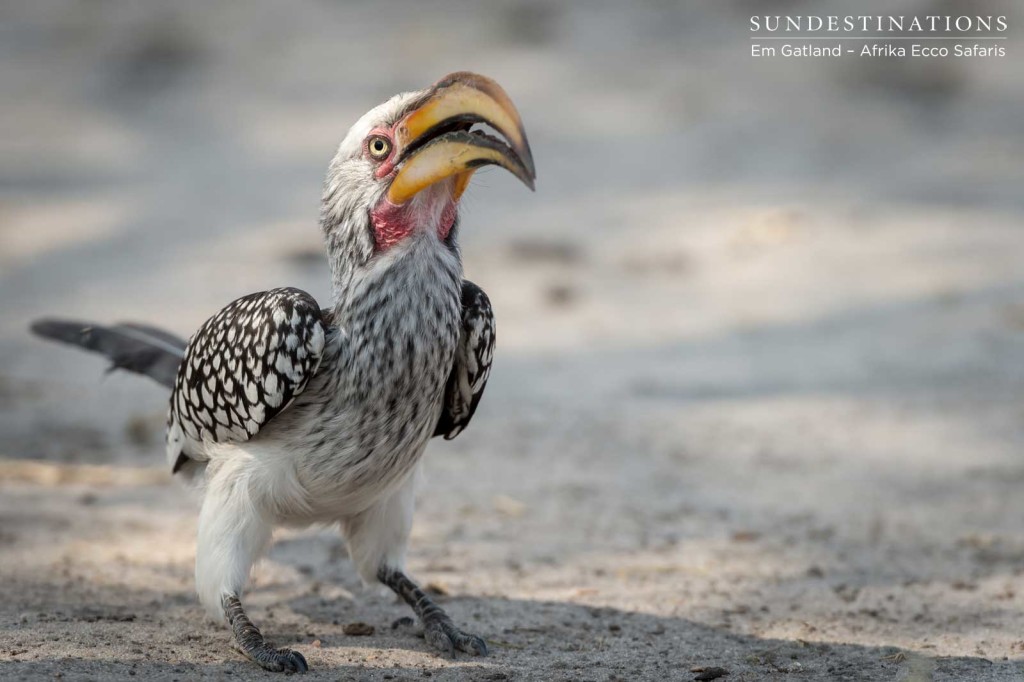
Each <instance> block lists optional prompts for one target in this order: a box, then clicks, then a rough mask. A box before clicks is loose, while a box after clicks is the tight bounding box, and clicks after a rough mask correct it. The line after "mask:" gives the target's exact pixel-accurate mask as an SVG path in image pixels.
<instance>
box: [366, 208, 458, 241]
mask: <svg viewBox="0 0 1024 682" xmlns="http://www.w3.org/2000/svg"><path fill="white" fill-rule="evenodd" d="M457 214H458V204H457V203H456V202H454V201H452V200H451V199H448V200H446V201H445V202H444V203H443V204H439V205H437V204H435V205H430V204H427V205H424V204H420V203H418V202H410V203H409V204H403V205H400V206H399V205H395V204H392V203H391V202H389V201H388V200H387V199H383V200H381V202H380V203H379V204H378V205H377V207H376V208H375V209H374V210H373V211H372V213H371V214H370V220H371V222H372V224H373V237H374V244H375V246H376V249H377V251H378V252H383V251H387V250H388V249H390V248H391V247H393V246H395V245H397V244H400V243H402V241H404V240H405V239H407V238H408V237H409V236H411V235H413V234H415V233H417V232H420V231H428V230H430V231H436V232H437V238H438V239H440V240H442V241H444V240H445V239H447V238H448V233H449V232H451V229H452V225H454V224H455V218H456V215H457Z"/></svg>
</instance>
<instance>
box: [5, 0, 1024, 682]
mask: <svg viewBox="0 0 1024 682" xmlns="http://www.w3.org/2000/svg"><path fill="white" fill-rule="evenodd" d="M847 4H849V3H847ZM902 4H903V5H904V6H905V10H906V12H907V13H913V12H917V13H932V12H934V13H948V12H953V13H956V12H958V11H961V10H963V9H964V7H966V6H967V5H969V3H968V4H966V5H965V4H964V3H956V2H944V3H928V2H916V3H915V2H908V3H902ZM582 5H583V4H582V3H580V4H574V5H569V4H546V3H532V2H525V3H524V2H511V1H504V2H500V3H494V4H493V5H492V6H491V10H490V11H489V12H488V13H486V14H485V13H483V12H482V11H481V10H480V9H479V8H478V6H477V5H476V4H475V3H468V2H466V3H452V4H445V5H439V6H438V7H435V8H430V9H427V8H423V9H420V10H417V11H411V10H408V9H406V10H405V11H401V12H399V11H392V10H397V6H395V5H392V4H390V3H385V4H383V5H381V4H377V3H375V4H372V5H371V4H370V3H365V4H363V3H360V4H356V5H353V6H335V5H333V4H331V3H323V2H312V1H309V2H301V3H290V4H288V5H287V6H282V5H278V4H271V3H247V4H246V6H245V7H246V8H245V10H242V9H241V8H240V7H239V6H237V5H234V4H230V3H200V2H198V1H197V2H189V3H184V2H183V3H175V4H174V6H173V9H172V8H171V7H170V6H168V5H166V4H165V5H164V6H163V7H162V8H161V6H160V5H157V3H77V2H70V1H69V0H68V1H65V0H46V1H40V2H33V3H27V2H25V3H20V5H18V4H15V5H13V6H7V7H6V8H5V9H4V10H3V12H4V14H5V15H6V16H5V17H4V19H5V21H4V22H3V28H2V31H3V39H2V40H0V56H2V59H0V86H2V89H3V91H4V92H6V93H9V94H8V95H7V96H5V98H4V101H3V103H2V105H0V123H2V124H3V128H4V130H5V131H7V133H8V134H7V135H6V136H5V137H4V138H3V140H2V152H3V153H2V154H0V175H2V178H3V183H2V185H0V306H2V308H0V435H2V439H0V457H2V459H0V576H2V580H0V677H2V678H4V679H19V680H43V679H47V680H50V679H54V678H61V679H65V680H67V679H103V680H107V679H129V678H131V677H134V678H136V679H138V678H143V679H159V680H172V679H178V680H187V679H195V678H197V677H200V676H210V677H213V678H218V679H237V678H240V677H241V678H250V677H251V678H264V677H268V678H269V674H268V673H263V672H262V671H258V670H256V669H255V668H254V667H253V666H251V665H250V664H248V663H246V662H245V661H243V660H242V659H241V658H240V656H238V655H237V654H235V653H233V652H232V651H231V650H230V649H229V646H228V645H229V637H228V633H227V631H226V630H225V628H224V627H223V626H221V625H220V624H217V623H213V622H211V621H209V620H207V618H206V617H205V616H204V615H203V613H202V611H201V610H200V608H199V607H198V605H197V603H196V601H195V598H194V596H193V592H192V578H191V572H192V564H193V560H194V546H193V535H194V531H195V502H194V501H193V500H192V499H191V498H190V497H189V495H188V494H187V493H186V492H185V491H184V490H182V489H180V488H179V486H178V485H177V484H176V483H175V482H173V481H172V480H171V478H170V477H169V476H168V475H167V474H166V473H165V471H164V468H163V457H162V447H161V439H162V433H161V425H162V421H163V412H164V406H165V400H166V395H165V393H164V392H163V391H162V390H160V389H158V388H157V387H155V386H154V385H151V384H149V383H147V382H146V381H144V380H141V379H138V378H135V377H130V376H117V375H112V376H109V377H107V378H105V379H101V376H102V372H103V364H102V362H100V361H99V360H96V359H92V358H88V357H86V356H84V355H82V354H80V353H76V352H74V351H71V350H65V349H61V348H56V347H54V346H50V345H46V344H43V343H40V342H37V341H35V340H33V339H31V338H29V337H28V335H27V334H26V331H25V328H26V325H27V323H28V321H29V320H30V319H32V318H33V317H34V316H38V315H40V314H51V315H57V314H59V315H68V316H75V317H80V318H84V319H96V320H103V321H110V320H117V319H137V320H142V321H148V322H153V323H159V324H162V325H165V326H166V327H168V328H170V329H173V330H175V331H178V332H180V333H185V334H187V333H189V332H190V331H191V330H193V329H195V328H196V327H197V326H198V325H199V324H200V323H201V322H202V320H203V319H205V318H206V317H207V316H208V315H210V314H212V313H213V312H215V311H216V310H217V309H218V308H219V307H220V306H222V305H223V304H224V303H226V302H227V301H230V300H231V299H233V298H235V297H237V296H239V295H242V294H245V293H248V292H251V291H256V290H261V289H266V288H270V287H273V286H280V285H286V284H288V285H294V286H300V287H303V288H305V289H307V290H309V291H310V292H312V293H313V294H314V295H316V296H318V297H319V298H321V299H326V297H327V295H328V290H327V287H328V282H327V279H326V267H325V265H324V264H323V261H322V257H321V255H320V251H319V235H318V231H317V228H316V223H315V221H316V212H317V202H318V198H319V186H320V181H321V177H322V173H323V170H324V168H325V166H326V163H327V160H328V159H329V157H330V155H331V150H332V149H333V147H334V145H335V144H336V143H337V141H338V140H339V139H340V138H341V136H342V135H343V133H344V131H345V129H346V128H347V126H348V125H349V124H350V123H351V121H353V120H354V119H355V118H356V117H357V116H358V115H359V114H360V113H362V111H363V110H365V109H367V108H368V107H369V106H371V105H372V104H375V103H376V102H377V101H379V100H381V99H383V98H384V97H386V96H387V95H389V94H391V93H392V92H395V91H398V90H400V89H406V88H411V87H419V86H422V85H423V84H425V83H429V82H430V81H432V80H433V79H435V78H437V77H438V76H440V75H442V74H444V73H446V72H448V71H452V70H455V69H460V68H470V69H473V70H477V71H481V72H484V73H487V74H489V75H492V76H494V77H495V78H497V79H498V80H499V81H500V82H502V83H503V84H504V85H505V87H506V88H507V89H508V90H509V92H510V93H511V94H512V96H513V98H514V99H515V100H516V101H517V103H518V104H519V106H520V110H521V111H522V113H523V117H524V119H525V120H526V122H527V127H528V129H529V132H530V136H531V141H532V143H533V148H534V152H535V156H536V159H537V166H538V169H539V179H538V191H537V193H536V194H535V195H528V194H527V193H525V191H524V190H523V189H522V188H521V187H520V186H518V185H517V184H516V183H515V182H514V180H513V179H511V178H510V177H508V176H506V175H504V174H501V173H481V174H480V177H479V178H478V179H477V180H476V182H475V185H474V187H473V189H472V190H471V193H470V195H469V197H468V199H467V206H466V207H465V212H464V240H463V241H464V255H465V260H466V270H467V274H468V276H469V277H471V278H472V279H474V280H475V281H477V282H478V283H480V284H481V285H482V286H483V287H484V288H485V289H486V290H487V291H488V292H489V293H490V295H491V298H492V300H493V302H494V305H495V308H496V310H497V314H498V318H499V351H498V356H497V362H496V366H495V371H494V375H493V377H492V380H491V384H490V386H489V388H488V391H487V396H486V398H485V400H484V401H483V403H482V406H481V409H480V411H479V412H478V415H477V417H476V418H475V420H474V422H473V425H472V426H471V428H470V429H469V430H468V431H467V432H466V433H465V434H464V435H462V436H460V437H459V438H458V439H457V440H455V441H453V442H452V443H440V442H439V443H435V444H433V445H431V447H430V448H429V450H428V453H427V464H426V469H427V475H428V481H427V483H426V485H425V486H424V488H423V490H422V494H421V496H420V503H419V511H418V515H417V521H416V526H415V529H414V533H413V539H412V545H411V551H410V560H409V563H410V568H411V570H412V572H413V573H414V575H415V576H417V577H418V578H419V579H420V580H421V581H422V582H423V583H425V584H430V585H431V587H432V589H433V590H434V591H436V592H438V593H440V594H439V596H438V599H439V600H440V601H442V602H443V604H444V606H445V607H446V608H447V609H448V610H449V611H450V613H451V614H452V615H453V617H455V619H456V620H458V621H459V622H461V623H465V624H467V625H468V626H469V629H471V630H473V631H475V632H478V633H479V634H481V635H483V636H484V637H485V638H486V639H487V640H488V642H489V643H490V645H491V650H492V655H491V656H489V657H488V658H485V659H468V658H464V657H460V658H458V659H457V660H445V659H443V658H439V657H437V656H435V655H434V654H432V653H431V652H430V651H428V650H427V648H426V647H425V645H424V643H423V640H422V639H420V638H418V637H417V636H416V633H415V629H412V630H409V631H406V630H403V629H399V630H392V629H391V623H392V622H393V621H394V620H395V619H396V618H398V617H400V616H403V615H406V609H405V608H404V607H403V606H401V605H399V604H397V603H396V602H395V601H394V600H393V599H391V598H387V597H386V596H383V595H379V594H376V593H374V592H372V591H366V590H364V589H363V588H362V587H361V586H360V585H359V583H358V580H357V578H356V576H355V574H354V571H353V570H352V567H351V565H350V563H349V562H348V561H347V559H346V558H345V549H344V544H343V542H342V540H341V539H340V538H339V537H338V535H337V534H336V533H335V532H334V531H333V530H331V529H321V530H311V531H308V532H302V533H283V534H281V535H280V537H279V539H278V541H277V543H276V545H275V546H274V548H273V550H272V552H271V553H270V556H269V557H268V558H267V559H266V560H265V561H264V562H263V563H261V564H260V565H259V567H258V568H257V569H256V571H255V574H254V581H253V587H252V589H251V591H250V594H249V597H248V601H249V604H250V608H251V612H252V615H253V617H254V620H255V621H256V622H257V623H258V624H260V625H262V626H263V628H264V630H265V632H266V633H267V634H268V635H269V637H270V638H271V639H272V640H273V641H274V642H275V643H278V644H281V645H288V646H292V647H295V648H297V649H298V650H300V651H301V652H302V653H303V654H304V655H305V656H306V658H307V659H308V661H309V663H310V665H311V668H312V671H311V673H310V679H331V680H337V679H342V680H348V679H354V680H400V679H406V680H411V679H423V678H431V679H440V680H487V679H491V680H505V679H511V680H600V681H602V682H603V681H605V680H666V679H671V680H688V679H693V678H694V676H695V675H697V674H698V673H697V672H694V670H695V669H696V668H700V667H714V666H719V667H722V668H725V669H726V670H728V671H729V676H728V677H727V678H724V679H727V680H729V681H730V682H737V681H738V680H764V679H769V680H770V679H801V680H927V679H934V680H965V679H970V680H983V681H985V680H1014V679H1022V678H1024V523H1022V522H1024V495H1022V494H1021V488H1022V486H1024V458H1022V453H1021V444H1022V443H1024V400H1022V398H1024V392H1022V387H1024V280H1022V271H1021V253H1022V249H1024V224H1022V218H1024V195H1022V193H1021V187H1022V186H1024V164H1022V162H1021V159H1022V158H1024V117H1022V116H1021V115H1020V113H1021V111H1024V69H1022V68H1021V66H1022V65H1024V62H1022V61H1021V57H1020V54H1021V50H1022V49H1024V45H1021V44H1020V38H1019V35H1017V33H1018V32H1019V31H1017V29H1018V28H1019V27H1020V26H1021V25H1024V15H1021V13H1020V11H1019V9H1020V8H1019V7H1018V6H1017V5H1015V4H1011V3H1001V4H1000V3H992V7H993V9H992V10H991V11H992V12H993V13H1009V14H1010V15H1011V22H1010V23H1011V27H1013V32H1011V34H1010V35H1011V40H1010V41H1007V48H1008V49H1009V50H1010V56H1009V57H1007V58H1006V59H1003V60H988V61H984V60H976V61H967V62H964V61H946V62H928V63H910V62H900V61H892V60H888V61H879V62H871V61H856V62H853V61H840V62H835V63H833V62H820V61H814V60H803V61H785V62H784V61H775V62H754V61H752V60H751V59H750V57H749V53H748V44H747V43H748V38H747V35H746V27H747V23H746V21H747V20H746V17H747V15H748V14H749V12H750V11H753V10H751V9H750V7H751V5H752V3H742V2H731V3H725V2H722V3H718V2H716V3H704V4H703V7H701V6H700V5H697V6H696V7H693V6H691V7H685V8H684V7H683V6H682V5H681V4H676V3H664V4H659V5H632V6H631V8H630V9H628V10H627V9H626V8H625V7H624V6H622V7H615V6H612V5H605V6H601V7H597V8H596V9H595V5H594V4H592V3H588V7H583V6H582ZM791 5H794V3H788V4H786V5H785V7H790V6H791ZM892 5H893V3H879V2H875V3H870V2H869V3H857V9H858V11H865V12H868V11H871V8H872V7H874V8H875V9H878V8H881V7H891V6H892ZM940 5H941V7H940ZM848 9H849V8H848V7H847V8H844V4H843V3H839V2H825V3H820V11H821V12H822V13H829V12H831V13H836V12H838V13H845V12H846V11H848ZM598 10H599V11H598ZM782 11H790V10H788V9H784V10H782ZM889 11H892V10H889ZM971 11H973V10H971ZM12 132H13V133H14V134H11V133H12ZM356 622H363V623H366V624H369V625H371V626H373V628H374V634H372V635H369V636H355V635H348V634H345V626H346V625H351V624H352V623H356Z"/></svg>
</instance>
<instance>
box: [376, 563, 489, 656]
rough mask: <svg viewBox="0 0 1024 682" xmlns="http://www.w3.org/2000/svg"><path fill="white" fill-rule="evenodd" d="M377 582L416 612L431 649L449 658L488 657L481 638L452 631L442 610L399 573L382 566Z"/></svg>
mask: <svg viewBox="0 0 1024 682" xmlns="http://www.w3.org/2000/svg"><path fill="white" fill-rule="evenodd" d="M377 579H378V580H380V581H381V582H382V583H384V584H385V585H387V586H388V587H390V588H391V589H392V590H393V591H394V592H395V594H397V595H398V596H399V597H401V598H402V599H403V600H404V601H405V603H406V604H408V605H409V606H411V607H412V610H413V611H415V612H416V615H417V616H419V618H420V620H421V621H422V622H423V637H424V639H426V640H427V643H428V644H430V646H432V647H434V648H435V649H440V650H441V651H445V652H448V653H449V654H452V655H454V654H455V652H456V651H464V652H466V653H467V654H473V655H474V656H486V655H487V644H485V643H484V640H483V639H482V638H480V637H477V636H476V635H470V634H467V633H465V632H463V631H462V630H460V629H458V628H457V627H455V624H454V623H452V619H451V618H449V617H448V614H447V613H445V612H444V609H442V608H441V607H440V606H438V605H437V604H435V603H434V602H433V600H431V598H430V597H428V596H427V595H426V593H425V592H424V591H423V590H421V589H420V587H419V586H418V585H417V584H416V583H414V582H413V581H412V580H410V579H409V578H408V577H407V576H406V575H405V574H404V573H402V571H401V570H400V569H397V568H391V567H389V566H386V565H385V566H381V568H380V570H379V571H378V573H377Z"/></svg>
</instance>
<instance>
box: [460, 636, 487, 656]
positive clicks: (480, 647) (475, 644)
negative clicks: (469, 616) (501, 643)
mask: <svg viewBox="0 0 1024 682" xmlns="http://www.w3.org/2000/svg"><path fill="white" fill-rule="evenodd" d="M469 647H470V648H471V649H472V651H466V650H465V649H463V651H466V653H469V654H473V655H474V656H486V655H487V642H485V641H484V640H483V638H482V637H477V636H476V635H470V636H469Z"/></svg>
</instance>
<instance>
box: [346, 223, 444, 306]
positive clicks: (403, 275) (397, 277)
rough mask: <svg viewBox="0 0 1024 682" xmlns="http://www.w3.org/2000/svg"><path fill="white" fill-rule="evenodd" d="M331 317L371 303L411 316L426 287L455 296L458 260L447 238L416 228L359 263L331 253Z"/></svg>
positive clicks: (426, 289) (432, 291)
mask: <svg viewBox="0 0 1024 682" xmlns="http://www.w3.org/2000/svg"><path fill="white" fill-rule="evenodd" d="M330 260H331V271H332V289H333V299H334V305H333V308H334V315H335V320H337V321H338V322H340V323H342V324H344V321H345V320H348V319H350V318H351V317H352V315H354V314H359V315H362V314H367V311H372V307H370V308H368V307H367V301H373V302H374V307H377V308H378V309H380V312H381V313H383V312H384V311H383V308H384V307H388V308H396V309H402V310H404V311H406V312H408V313H409V314H410V315H413V316H415V313H416V312H417V311H416V310H414V309H413V308H417V307H418V304H417V301H418V300H419V298H423V297H424V296H425V295H426V294H427V293H428V292H430V293H432V294H433V293H434V292H437V294H438V295H441V296H445V297H453V298H456V299H457V298H458V296H459V292H460V291H461V286H462V262H461V259H460V257H459V253H458V250H457V249H456V248H455V247H454V246H453V245H452V242H451V241H448V242H445V241H441V240H440V239H439V238H438V236H437V235H436V234H432V233H431V232H430V231H427V230H418V231H415V232H413V233H412V234H410V235H408V236H407V237H406V238H405V239H403V240H402V241H401V242H399V243H397V244H395V245H393V246H392V247H391V248H389V249H387V250H386V251H378V252H376V253H375V254H374V255H373V256H372V257H370V258H369V259H367V260H366V261H365V262H364V263H363V264H362V265H354V264H353V263H352V260H351V259H350V258H344V257H340V256H336V255H334V254H331V256H330Z"/></svg>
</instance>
